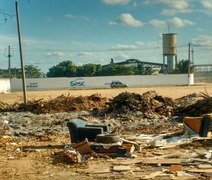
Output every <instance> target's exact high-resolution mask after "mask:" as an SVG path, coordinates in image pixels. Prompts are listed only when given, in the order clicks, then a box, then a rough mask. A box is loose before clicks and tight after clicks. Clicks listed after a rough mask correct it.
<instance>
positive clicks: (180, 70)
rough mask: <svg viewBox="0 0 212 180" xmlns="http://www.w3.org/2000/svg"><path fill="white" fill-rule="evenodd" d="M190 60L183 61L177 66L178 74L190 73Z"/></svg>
mask: <svg viewBox="0 0 212 180" xmlns="http://www.w3.org/2000/svg"><path fill="white" fill-rule="evenodd" d="M188 66H189V60H181V61H179V62H178V63H177V65H176V70H175V72H176V73H188Z"/></svg>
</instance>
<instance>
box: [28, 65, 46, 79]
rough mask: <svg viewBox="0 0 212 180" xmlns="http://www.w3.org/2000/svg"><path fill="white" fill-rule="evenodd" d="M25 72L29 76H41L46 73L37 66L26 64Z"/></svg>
mask: <svg viewBox="0 0 212 180" xmlns="http://www.w3.org/2000/svg"><path fill="white" fill-rule="evenodd" d="M24 68H25V74H26V77H27V78H41V77H44V76H45V74H44V73H43V72H42V71H41V69H39V68H38V67H37V66H33V65H25V67H24Z"/></svg>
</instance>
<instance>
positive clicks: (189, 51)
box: [188, 42, 191, 86]
mask: <svg viewBox="0 0 212 180" xmlns="http://www.w3.org/2000/svg"><path fill="white" fill-rule="evenodd" d="M190 65H191V43H190V42H189V43H188V85H189V86H190V74H191V72H190Z"/></svg>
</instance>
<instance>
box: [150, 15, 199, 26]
mask: <svg viewBox="0 0 212 180" xmlns="http://www.w3.org/2000/svg"><path fill="white" fill-rule="evenodd" d="M149 24H151V25H152V26H154V27H156V28H165V27H167V26H168V25H169V26H171V27H175V28H182V27H185V26H191V25H194V24H195V23H194V22H193V21H190V20H187V19H181V18H179V17H173V18H172V19H168V20H166V21H165V20H158V19H152V20H150V21H149Z"/></svg>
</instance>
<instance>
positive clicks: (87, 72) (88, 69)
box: [77, 64, 97, 77]
mask: <svg viewBox="0 0 212 180" xmlns="http://www.w3.org/2000/svg"><path fill="white" fill-rule="evenodd" d="M96 69H97V66H96V65H95V64H85V65H83V66H78V67H77V76H78V77H85V76H89V77H90V76H94V75H95V73H96Z"/></svg>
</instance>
